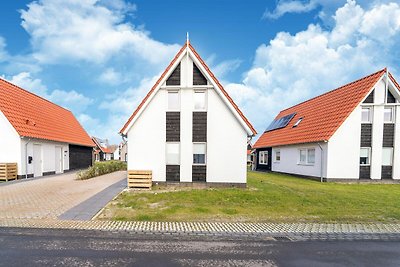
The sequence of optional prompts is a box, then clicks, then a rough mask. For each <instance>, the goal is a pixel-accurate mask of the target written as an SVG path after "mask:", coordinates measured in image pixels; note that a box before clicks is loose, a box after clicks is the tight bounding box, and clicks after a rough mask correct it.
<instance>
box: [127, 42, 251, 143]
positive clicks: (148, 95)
mask: <svg viewBox="0 0 400 267" xmlns="http://www.w3.org/2000/svg"><path fill="white" fill-rule="evenodd" d="M187 46H189V49H190V50H191V51H192V52H193V54H194V55H195V56H196V58H197V59H198V60H199V61H200V63H201V64H202V66H203V67H204V68H205V69H206V71H207V73H208V74H209V75H210V76H211V78H212V79H213V81H214V82H215V83H216V84H217V85H218V88H219V89H220V90H221V92H222V93H223V94H224V95H225V97H226V98H227V99H228V101H229V102H230V103H231V104H232V106H233V107H234V108H235V110H236V111H237V112H238V113H239V115H240V117H241V118H242V119H243V120H244V122H245V123H246V125H247V126H248V127H249V128H250V130H251V131H252V133H253V134H254V135H256V134H257V131H256V130H255V129H254V127H253V125H252V124H251V123H250V122H249V120H248V119H247V118H246V117H245V116H244V114H243V113H242V111H241V110H240V109H239V107H238V106H237V105H236V104H235V102H234V101H233V99H232V98H231V97H230V96H229V94H228V93H227V92H226V91H225V89H224V87H223V86H222V85H221V83H220V82H219V81H218V79H217V78H216V77H215V76H214V74H213V73H212V72H211V70H210V69H209V68H208V66H207V64H206V63H205V62H204V60H203V59H202V58H201V57H200V55H199V54H198V53H197V52H196V50H195V49H194V47H193V46H192V45H191V44H190V43H189V44H186V43H185V44H184V45H183V46H182V48H181V49H180V50H179V52H178V53H177V54H176V56H175V57H174V59H173V60H172V61H171V63H170V64H169V65H168V67H167V68H166V69H165V70H164V72H163V73H162V75H161V77H160V78H159V79H158V80H157V82H156V83H155V84H154V86H153V87H152V88H151V90H150V91H149V92H148V94H147V95H146V96H145V98H144V99H143V100H142V102H141V103H140V104H139V106H138V107H137V108H136V110H135V111H134V112H133V114H132V115H131V117H130V118H129V119H128V121H127V122H126V123H125V125H124V127H122V129H121V130H120V133H122V132H123V131H124V130H125V129H126V128H127V127H128V125H129V123H130V122H131V121H132V120H133V118H134V117H135V116H136V115H137V113H138V112H139V111H140V109H141V108H142V107H143V105H144V104H145V103H146V101H147V99H148V98H149V97H150V95H151V94H152V93H153V92H154V90H155V89H156V88H157V86H158V85H159V83H160V82H161V80H162V79H163V78H164V76H165V75H166V74H167V73H168V71H169V70H170V68H171V67H172V65H174V63H175V62H176V60H177V59H178V58H179V56H180V55H181V54H182V53H183V52H184V51H185V49H186V47H187Z"/></svg>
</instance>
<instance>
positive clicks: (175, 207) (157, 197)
mask: <svg viewBox="0 0 400 267" xmlns="http://www.w3.org/2000/svg"><path fill="white" fill-rule="evenodd" d="M99 218H101V219H114V220H124V221H125V220H138V221H219V222H220V221H225V222H238V221H240V222H349V223H354V222H363V223H366V222H385V223H399V222H400V184H341V183H320V182H316V181H311V180H305V179H300V178H295V177H291V176H287V175H282V174H272V173H256V172H249V173H248V188H247V189H240V188H224V189H221V188H218V189H216V188H212V189H189V190H188V189H183V188H178V189H173V190H171V189H168V188H156V189H154V190H152V191H149V192H124V193H122V194H121V195H120V196H119V197H118V198H117V199H116V200H115V201H113V202H111V203H110V204H109V205H108V206H107V207H106V209H105V211H104V212H103V214H102V216H100V217H99Z"/></svg>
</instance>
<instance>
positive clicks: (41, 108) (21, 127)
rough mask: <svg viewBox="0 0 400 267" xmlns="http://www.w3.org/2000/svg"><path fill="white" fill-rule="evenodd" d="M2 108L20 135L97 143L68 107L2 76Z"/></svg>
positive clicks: (65, 141) (64, 141) (0, 97)
mask: <svg viewBox="0 0 400 267" xmlns="http://www.w3.org/2000/svg"><path fill="white" fill-rule="evenodd" d="M0 110H1V111H2V112H3V114H4V115H5V116H6V118H7V120H8V121H9V122H10V123H11V125H12V126H13V127H14V128H15V130H16V131H17V133H18V134H19V135H20V136H24V137H30V138H38V139H45V140H51V141H58V142H63V143H69V144H76V145H83V146H94V144H93V142H92V140H91V139H90V137H89V135H88V134H87V133H86V131H85V130H84V129H83V127H82V126H81V125H80V124H79V122H78V121H77V120H76V118H75V116H74V115H73V114H72V113H71V112H70V111H69V110H67V109H64V108H62V107H60V106H58V105H56V104H54V103H52V102H50V101H48V100H46V99H44V98H42V97H39V96H37V95H35V94H33V93H30V92H28V91H26V90H24V89H22V88H20V87H18V86H16V85H13V84H11V83H10V82H7V81H5V80H3V79H0Z"/></svg>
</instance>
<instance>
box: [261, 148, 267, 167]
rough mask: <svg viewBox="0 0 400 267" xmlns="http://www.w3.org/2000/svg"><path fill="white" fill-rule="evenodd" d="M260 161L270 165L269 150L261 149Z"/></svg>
mask: <svg viewBox="0 0 400 267" xmlns="http://www.w3.org/2000/svg"><path fill="white" fill-rule="evenodd" d="M259 163H260V164H263V165H268V151H260V153H259Z"/></svg>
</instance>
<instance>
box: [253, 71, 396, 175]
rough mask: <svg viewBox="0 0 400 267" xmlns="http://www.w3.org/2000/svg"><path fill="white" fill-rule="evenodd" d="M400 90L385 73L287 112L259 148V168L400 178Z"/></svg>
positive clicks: (361, 80)
mask: <svg viewBox="0 0 400 267" xmlns="http://www.w3.org/2000/svg"><path fill="white" fill-rule="evenodd" d="M399 90H400V86H399V84H398V83H397V82H396V81H395V79H394V78H393V76H392V75H391V74H390V73H389V72H388V71H387V69H383V70H381V71H378V72H376V73H374V74H371V75H369V76H367V77H364V78H362V79H360V80H357V81H354V82H352V83H349V84H347V85H344V86H342V87H340V88H337V89H335V90H333V91H330V92H327V93H325V94H322V95H320V96H317V97H315V98H312V99H310V100H307V101H305V102H303V103H300V104H298V105H295V106H293V107H291V108H288V109H285V110H282V111H281V112H280V113H279V114H278V116H276V118H275V120H274V121H273V122H272V123H271V124H270V125H269V126H268V128H267V129H266V131H265V132H264V133H263V134H262V136H261V137H260V138H259V139H258V140H257V142H256V143H255V144H254V146H253V148H255V149H256V156H257V158H256V160H255V166H254V167H255V169H256V170H264V171H274V172H281V173H289V174H296V175H301V176H308V177H317V178H318V179H321V180H338V179H353V180H358V179H377V180H379V179H400V106H399V99H400V94H399Z"/></svg>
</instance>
